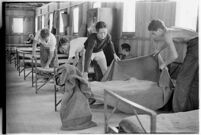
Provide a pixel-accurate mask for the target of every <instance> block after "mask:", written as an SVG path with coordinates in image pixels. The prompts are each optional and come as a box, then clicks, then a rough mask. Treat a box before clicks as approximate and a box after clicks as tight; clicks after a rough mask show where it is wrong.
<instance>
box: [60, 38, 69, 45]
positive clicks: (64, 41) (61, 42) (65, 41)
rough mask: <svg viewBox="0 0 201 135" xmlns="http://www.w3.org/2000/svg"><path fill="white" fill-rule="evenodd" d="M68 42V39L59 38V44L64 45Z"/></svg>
mask: <svg viewBox="0 0 201 135" xmlns="http://www.w3.org/2000/svg"><path fill="white" fill-rule="evenodd" d="M67 42H68V39H67V38H66V37H61V38H60V40H59V44H61V45H62V44H65V43H67Z"/></svg>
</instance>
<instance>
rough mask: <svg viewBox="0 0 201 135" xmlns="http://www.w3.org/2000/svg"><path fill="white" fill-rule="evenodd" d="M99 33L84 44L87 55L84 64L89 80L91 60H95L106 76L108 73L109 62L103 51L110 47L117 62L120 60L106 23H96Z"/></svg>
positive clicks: (94, 34) (85, 75) (91, 36)
mask: <svg viewBox="0 0 201 135" xmlns="http://www.w3.org/2000/svg"><path fill="white" fill-rule="evenodd" d="M96 31H97V33H92V34H91V35H89V37H88V39H87V40H86V42H85V43H84V46H85V49H86V53H85V64H84V77H85V78H86V79H88V68H89V65H90V62H91V60H95V61H96V62H97V63H98V65H99V66H100V68H101V71H102V74H103V75H104V74H105V72H106V71H107V61H106V58H105V54H104V52H103V49H104V48H105V47H106V46H107V45H109V46H110V47H111V50H112V52H111V53H112V54H113V55H114V59H115V60H117V61H118V60H120V59H119V57H118V56H117V55H116V53H115V50H114V45H113V42H112V40H111V36H110V34H109V33H108V32H107V27H106V24H105V22H102V21H100V22H97V23H96Z"/></svg>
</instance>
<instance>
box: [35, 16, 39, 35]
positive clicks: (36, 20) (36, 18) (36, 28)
mask: <svg viewBox="0 0 201 135" xmlns="http://www.w3.org/2000/svg"><path fill="white" fill-rule="evenodd" d="M37 31H38V17H37V16H36V17H35V32H37Z"/></svg>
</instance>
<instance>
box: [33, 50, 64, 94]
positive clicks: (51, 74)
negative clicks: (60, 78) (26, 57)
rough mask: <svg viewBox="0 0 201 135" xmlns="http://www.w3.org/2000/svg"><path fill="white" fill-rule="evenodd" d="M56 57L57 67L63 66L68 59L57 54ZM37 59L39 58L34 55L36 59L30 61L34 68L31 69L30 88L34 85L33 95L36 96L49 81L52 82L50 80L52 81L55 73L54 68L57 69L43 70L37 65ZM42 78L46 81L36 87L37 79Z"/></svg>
mask: <svg viewBox="0 0 201 135" xmlns="http://www.w3.org/2000/svg"><path fill="white" fill-rule="evenodd" d="M56 57H58V64H59V65H61V64H64V63H65V62H66V61H67V58H68V56H67V55H66V54H57V56H56ZM39 58H40V56H39V55H36V57H34V58H33V60H32V62H34V63H33V64H32V65H34V67H33V68H32V86H33V85H34V84H35V93H36V94H37V93H38V91H39V90H40V89H41V88H42V87H43V86H44V85H45V84H47V83H48V82H49V81H50V80H52V79H53V80H54V75H55V71H56V68H57V67H52V68H48V69H44V68H42V67H40V66H39V65H40V64H39V62H40V60H38V59H39ZM33 73H35V78H34V75H33ZM45 74H48V75H45ZM44 77H46V78H47V80H46V81H44V82H42V84H41V85H39V86H38V80H39V78H44ZM33 78H34V79H33ZM34 80H35V81H34ZM54 84H55V83H54Z"/></svg>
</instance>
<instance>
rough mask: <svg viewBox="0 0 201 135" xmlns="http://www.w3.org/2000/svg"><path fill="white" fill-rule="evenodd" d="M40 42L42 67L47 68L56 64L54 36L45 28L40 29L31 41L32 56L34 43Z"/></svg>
mask: <svg viewBox="0 0 201 135" xmlns="http://www.w3.org/2000/svg"><path fill="white" fill-rule="evenodd" d="M37 44H40V62H41V66H42V67H43V68H49V67H54V66H58V60H57V58H56V54H55V49H56V38H55V36H54V35H53V34H52V33H50V31H49V30H48V29H46V28H44V29H42V30H40V31H39V32H38V33H37V34H36V36H35V38H34V42H33V54H32V55H33V56H35V54H36V51H35V50H36V45H37Z"/></svg>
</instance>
